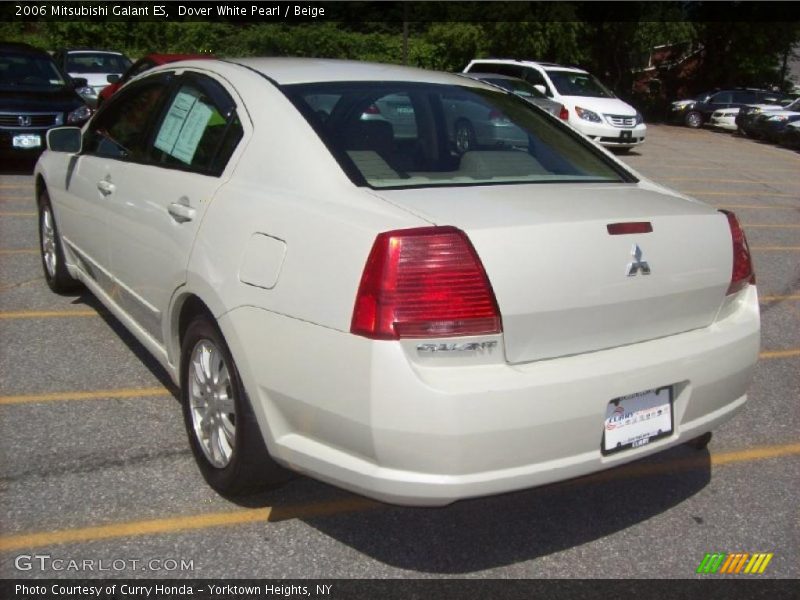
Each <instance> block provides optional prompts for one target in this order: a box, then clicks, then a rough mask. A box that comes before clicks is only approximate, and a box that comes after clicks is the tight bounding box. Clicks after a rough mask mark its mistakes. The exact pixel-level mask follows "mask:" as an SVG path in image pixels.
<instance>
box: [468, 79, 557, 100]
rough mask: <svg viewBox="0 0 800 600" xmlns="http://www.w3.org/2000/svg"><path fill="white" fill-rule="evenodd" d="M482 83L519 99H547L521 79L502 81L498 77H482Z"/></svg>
mask: <svg viewBox="0 0 800 600" xmlns="http://www.w3.org/2000/svg"><path fill="white" fill-rule="evenodd" d="M481 79H482V81H486V82H488V83H491V84H493V85H496V86H499V87H501V88H503V89H505V90H508V91H509V92H511V93H513V94H516V95H517V96H519V97H520V98H547V96H545V95H544V94H543V93H542V92H540V91H539V90H537V89H536V88H535V87H533V85H532V84H530V83H528V82H527V81H523V80H522V79H503V78H500V77H498V78H497V79H494V78H492V77H482V78H481Z"/></svg>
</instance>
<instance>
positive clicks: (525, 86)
mask: <svg viewBox="0 0 800 600" xmlns="http://www.w3.org/2000/svg"><path fill="white" fill-rule="evenodd" d="M464 76H466V77H471V78H472V79H477V80H478V81H484V82H486V83H491V84H492V85H496V86H498V87H501V88H503V89H504V90H508V91H509V92H511V93H512V94H516V95H517V96H519V97H520V98H522V99H523V100H527V101H528V102H530V103H531V104H535V105H536V106H538V107H539V108H543V109H544V110H546V111H547V112H549V113H550V114H552V115H555V116H556V117H558V118H560V119H563V120H565V121H566V120H567V117H568V114H567V109H566V107H565V106H564V105H563V104H561V103H560V102H556V101H555V100H550V99H549V98H548V97H547V96H545V95H544V94H543V93H542V92H540V91H539V90H538V89H536V88H535V87H534V86H533V84H531V83H528V82H527V81H525V80H523V79H520V78H519V77H511V76H510V75H500V74H497V73H464Z"/></svg>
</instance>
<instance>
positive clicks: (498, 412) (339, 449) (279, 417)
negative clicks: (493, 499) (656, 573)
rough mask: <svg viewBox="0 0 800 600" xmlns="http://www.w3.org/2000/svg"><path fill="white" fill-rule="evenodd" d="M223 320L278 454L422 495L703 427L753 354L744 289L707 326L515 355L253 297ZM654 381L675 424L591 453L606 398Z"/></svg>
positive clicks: (713, 422) (505, 479) (407, 497)
mask: <svg viewBox="0 0 800 600" xmlns="http://www.w3.org/2000/svg"><path fill="white" fill-rule="evenodd" d="M220 326H221V327H222V330H223V333H224V334H225V336H226V339H227V340H228V342H229V344H230V346H231V350H232V351H233V354H234V357H235V358H236V361H237V363H238V365H239V370H240V373H241V375H242V378H243V381H244V383H245V387H246V389H247V390H248V393H249V394H250V398H251V401H252V403H253V405H254V409H255V412H256V414H257V416H258V418H259V422H260V425H261V428H262V431H263V433H264V436H265V440H266V441H267V445H268V447H269V449H270V452H271V453H272V454H273V456H274V457H275V458H276V459H277V460H278V461H280V462H282V463H283V464H285V465H287V466H289V467H290V468H293V469H295V470H298V471H300V472H304V473H307V474H309V475H312V476H313V477H315V478H318V479H321V480H323V481H327V482H330V483H333V484H335V485H338V486H341V487H344V488H347V489H350V490H353V491H356V492H359V493H362V494H364V495H367V496H371V497H374V498H377V499H379V500H383V501H387V502H392V503H398V504H411V505H429V506H435V505H444V504H448V503H450V502H453V501H455V500H459V499H462V498H468V497H474V496H484V495H491V494H496V493H502V492H508V491H512V490H518V489H524V488H528V487H533V486H537V485H542V484H546V483H551V482H555V481H560V480H564V479H569V478H572V477H577V476H580V475H585V474H588V473H592V472H595V471H599V470H603V469H607V468H610V467H613V466H616V465H620V464H623V463H626V462H629V461H631V460H635V459H638V458H641V457H643V456H646V455H648V454H652V453H654V452H657V451H660V450H664V449H666V448H669V447H671V446H675V445H677V444H680V443H682V442H685V441H688V440H690V439H692V438H694V437H697V436H698V435H701V434H703V433H705V432H707V431H710V430H712V429H714V428H715V427H717V426H718V425H719V424H720V423H722V422H724V421H726V420H727V419H729V418H730V417H731V416H732V415H733V414H734V413H735V412H736V411H737V410H738V409H740V408H741V407H742V405H743V404H744V403H745V401H746V390H747V387H748V385H749V382H750V379H751V376H752V372H753V369H754V367H755V364H756V361H757V358H758V352H759V315H758V303H757V298H756V290H755V287H753V286H751V287H750V288H748V289H747V290H746V291H744V292H742V293H741V294H740V296H739V298H738V299H737V306H736V309H735V310H734V311H732V313H731V314H729V315H728V316H727V317H726V318H725V319H723V320H721V321H718V322H717V323H715V324H713V325H712V326H710V327H708V328H704V329H702V330H695V331H691V332H687V333H684V334H679V335H674V336H670V337H666V338H662V339H657V340H652V341H648V342H644V343H639V344H633V345H630V346H624V347H618V348H614V349H610V350H603V351H598V352H592V353H588V354H584V355H577V356H569V357H563V358H557V359H551V360H542V361H537V362H534V363H528V364H521V365H508V364H506V363H504V362H501V361H500V362H496V363H494V364H484V365H481V366H476V365H467V364H463V363H459V365H458V366H456V365H454V361H452V360H451V359H449V358H447V357H444V358H442V359H441V361H439V360H438V359H437V360H434V361H431V360H426V361H418V360H416V358H415V357H414V356H413V352H410V351H409V348H412V349H413V348H414V346H413V345H411V346H409V345H404V344H400V343H397V342H379V341H370V340H367V339H364V338H359V337H357V336H353V335H351V334H348V333H343V332H339V331H334V330H330V329H326V328H323V327H319V326H316V325H312V324H309V323H304V322H301V321H297V320H294V319H290V318H287V317H282V316H279V315H275V314H273V313H269V312H267V311H264V310H260V309H257V308H252V307H246V308H239V309H236V310H234V311H232V312H231V313H228V314H227V315H225V316H223V317H222V318H221V319H220ZM451 365H452V366H451ZM664 385H673V386H674V390H675V394H674V403H673V413H674V431H673V433H672V434H671V435H670V436H669V437H666V438H662V439H659V440H657V441H654V442H651V443H650V444H648V445H646V446H643V447H640V448H636V449H631V450H625V451H623V452H620V453H617V454H613V455H609V456H603V454H602V453H601V451H600V444H601V438H602V434H603V419H604V416H605V410H606V406H607V404H608V402H609V401H610V400H611V399H613V398H617V397H620V396H624V395H627V394H631V393H635V392H639V391H643V390H648V389H652V388H656V387H660V386H664Z"/></svg>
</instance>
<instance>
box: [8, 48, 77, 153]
mask: <svg viewBox="0 0 800 600" xmlns="http://www.w3.org/2000/svg"><path fill="white" fill-rule="evenodd" d="M85 84H86V81H85V80H81V79H75V80H73V79H71V78H70V77H69V76H68V75H66V74H64V73H63V72H62V71H61V70H60V69H59V68H58V66H57V65H56V63H55V62H53V59H52V58H51V57H50V55H49V54H48V53H47V52H45V51H44V50H39V49H38V48H34V47H33V46H29V45H28V44H18V43H5V42H0V155H2V156H4V157H19V158H24V157H32V156H33V157H35V156H37V155H38V154H39V153H40V152H41V151H42V150H44V147H45V135H46V133H47V131H48V130H49V129H51V128H53V127H58V126H59V125H82V124H83V123H84V122H85V121H86V120H87V119H88V118H89V117H90V116H91V114H92V111H91V109H90V108H89V107H88V106H87V105H86V103H85V102H84V101H83V99H81V97H80V96H78V94H77V93H76V91H75V88H76V87H83V86H85Z"/></svg>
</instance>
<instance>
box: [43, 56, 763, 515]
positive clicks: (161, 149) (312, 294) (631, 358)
mask: <svg viewBox="0 0 800 600" xmlns="http://www.w3.org/2000/svg"><path fill="white" fill-rule="evenodd" d="M465 131H467V132H470V135H469V138H470V141H471V143H470V144H463V143H460V142H463V139H460V140H459V139H457V138H458V136H457V133H458V132H460V135H461V136H462V138H463V132H465ZM48 148H49V150H48V151H47V152H46V153H45V154H44V155H43V156H42V157H41V160H40V161H39V163H38V165H37V167H36V171H35V181H36V198H37V202H38V206H39V215H40V219H39V223H40V232H41V249H42V259H43V265H44V271H45V276H46V278H47V281H48V283H49V285H50V287H51V288H53V290H55V291H57V292H59V291H63V290H67V289H69V288H70V287H73V286H74V285H75V284H76V283H78V282H80V283H82V284H84V285H85V286H86V287H88V288H89V290H91V291H92V293H94V294H95V295H96V296H97V297H98V298H99V299H100V300H101V301H102V302H103V303H104V304H105V305H106V306H107V307H108V309H109V310H110V311H111V312H112V313H113V314H114V315H115V316H116V317H117V318H118V319H119V320H120V321H121V322H122V323H123V324H124V325H125V326H126V327H128V328H129V329H130V330H131V331H132V332H133V334H134V335H135V336H136V337H137V338H138V339H139V340H140V341H141V343H142V344H144V345H145V346H146V347H147V348H148V349H149V350H150V351H151V352H152V353H153V355H154V356H155V357H156V358H157V359H158V360H159V361H160V362H161V364H163V366H164V368H165V369H167V371H168V372H169V373H170V375H171V376H172V378H173V379H174V380H175V381H176V382H177V383H178V384H179V385H180V389H181V396H182V400H183V405H184V415H185V422H186V429H187V431H188V435H189V440H190V443H191V446H192V449H193V451H194V454H195V457H196V459H197V462H198V464H199V466H200V469H201V470H202V472H203V475H204V476H205V478H206V480H207V481H208V482H209V484H210V485H211V486H213V487H214V489H216V490H218V491H219V492H221V493H223V494H227V495H235V494H242V493H245V492H249V491H252V490H254V489H257V488H259V487H263V486H265V485H268V484H274V483H277V482H279V481H281V480H283V479H284V478H286V475H287V472H288V471H287V469H288V470H293V471H298V472H301V473H305V474H308V475H311V476H313V477H316V478H318V479H320V480H323V481H327V482H331V483H333V484H336V485H338V486H341V487H343V488H347V489H349V490H353V491H356V492H359V493H362V494H365V495H367V496H372V497H374V498H378V499H381V500H385V501H388V502H395V503H401V504H413V505H442V504H447V503H449V502H453V501H454V500H458V499H461V498H468V497H473V496H482V495H488V494H496V493H500V492H505V491H509V490H517V489H521V488H527V487H531V486H536V485H541V484H544V483H548V482H553V481H558V480H563V479H567V478H571V477H575V476H579V475H583V474H586V473H591V472H594V471H598V470H601V469H606V468H609V467H613V466H615V465H620V464H622V463H625V462H628V461H631V460H634V459H637V458H641V457H643V456H646V455H648V454H652V453H654V452H658V451H660V450H664V449H666V448H670V447H672V446H675V445H677V444H681V443H683V442H687V441H690V440H696V439H697V438H699V437H701V436H705V434H706V433H707V432H709V431H710V430H712V429H714V428H715V427H717V426H718V425H720V424H721V423H723V422H724V421H725V420H727V419H729V418H730V417H731V416H732V415H733V414H734V413H735V412H736V411H737V410H739V409H740V408H741V407H742V405H743V404H744V403H745V401H746V398H747V396H746V391H747V387H748V384H749V381H750V378H751V375H752V373H753V369H754V366H755V363H756V360H757V357H758V351H759V312H758V302H757V297H756V287H755V279H754V275H753V269H752V265H751V259H750V253H749V250H748V247H747V242H746V240H745V237H744V234H743V232H742V229H741V227H740V226H739V223H738V222H737V220H736V217H735V216H734V215H733V214H731V213H727V212H722V211H718V210H716V209H714V208H713V207H711V206H708V205H707V204H704V203H702V202H699V201H697V200H693V199H691V198H687V197H685V196H682V195H679V194H677V193H675V192H672V191H670V190H668V189H665V188H663V187H661V186H659V185H657V184H655V183H653V182H651V181H648V180H646V179H644V178H643V177H642V176H640V175H638V174H636V173H635V172H633V171H631V170H630V169H628V168H627V167H625V166H623V165H622V164H621V163H619V162H617V161H616V160H615V159H614V158H613V157H612V156H610V155H609V154H607V153H606V152H605V151H604V150H602V149H600V148H599V147H597V146H596V145H594V144H592V143H591V142H589V141H587V140H586V139H585V138H583V137H582V136H581V135H580V134H578V133H577V132H576V131H575V130H573V129H572V128H570V127H569V126H568V125H565V124H563V123H561V122H559V120H558V119H557V118H554V117H553V116H552V115H550V114H548V113H547V112H545V111H543V110H541V109H538V108H537V107H535V106H532V105H530V104H528V103H526V102H525V101H524V100H521V99H519V98H517V97H516V96H514V95H513V94H509V93H505V92H504V91H502V90H499V89H497V88H495V87H491V86H488V85H485V84H482V83H480V82H479V81H476V80H473V79H468V78H465V77H461V76H458V75H451V74H444V73H436V72H429V71H423V70H417V69H411V68H404V67H398V66H387V65H377V64H365V63H356V62H339V61H324V60H316V59H256V58H248V59H241V60H235V59H234V60H226V61H221V60H202V61H194V62H181V63H173V64H170V65H166V66H164V67H160V68H156V69H153V70H152V71H148V72H147V73H146V74H144V75H142V76H140V77H138V78H137V79H134V80H132V81H131V83H129V84H128V85H126V86H125V87H124V88H123V89H122V90H121V92H119V93H118V94H116V95H115V96H114V97H112V99H111V100H110V101H109V102H108V103H107V104H105V105H104V106H103V107H102V108H101V109H100V110H99V112H97V113H96V114H95V115H94V117H93V118H92V119H91V121H89V123H88V124H87V125H86V126H85V127H84V128H83V129H82V130H80V129H78V128H69V127H67V128H60V129H56V130H53V131H51V132H50V134H49V136H48ZM706 439H707V438H706Z"/></svg>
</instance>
